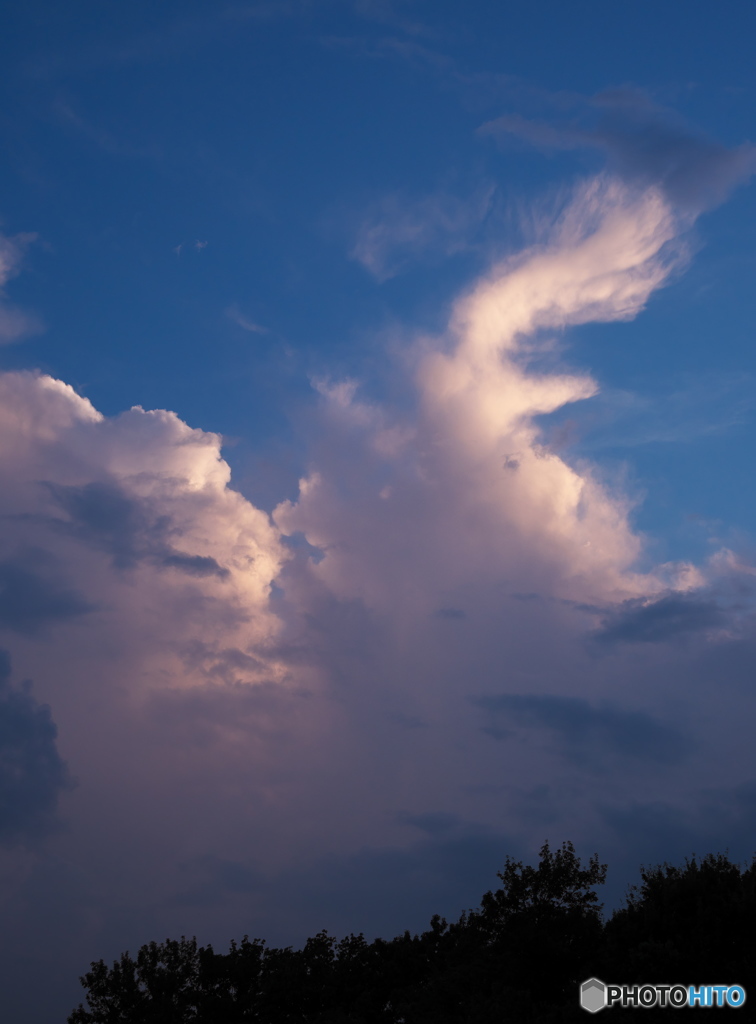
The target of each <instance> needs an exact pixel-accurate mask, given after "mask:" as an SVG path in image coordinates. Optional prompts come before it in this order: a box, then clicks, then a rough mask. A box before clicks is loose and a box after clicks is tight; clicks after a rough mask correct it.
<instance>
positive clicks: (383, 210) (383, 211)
mask: <svg viewBox="0 0 756 1024" xmlns="http://www.w3.org/2000/svg"><path fill="white" fill-rule="evenodd" d="M494 193H495V188H494V186H493V185H488V186H486V187H484V188H480V189H478V190H477V191H476V192H474V193H473V194H472V195H471V196H468V197H466V198H460V197H458V196H455V195H453V194H452V193H449V192H441V191H440V192H436V193H434V194H431V195H428V196H424V197H422V198H420V199H412V198H410V197H409V196H404V195H399V194H395V195H390V196H386V197H384V198H383V199H381V200H380V201H379V202H377V203H375V204H374V205H373V207H372V209H371V210H370V211H369V212H368V213H367V215H366V217H365V219H364V220H363V222H362V224H361V225H360V227H359V230H358V232H357V238H356V241H355V243H354V245H353V247H352V250H351V252H350V256H351V258H352V259H353V260H356V261H357V262H358V263H361V264H362V266H363V267H365V269H366V270H367V271H368V272H369V273H370V274H372V275H373V277H375V278H376V279H377V280H378V281H387V280H389V279H390V278H392V277H395V276H396V275H397V274H399V273H401V272H402V271H403V270H405V269H407V268H408V267H411V266H413V265H416V264H417V263H418V262H427V261H430V262H434V261H437V260H439V259H442V258H445V257H449V256H453V255H454V254H455V253H459V252H465V251H466V250H468V249H470V248H471V246H472V245H473V244H474V237H475V234H476V232H477V231H478V230H479V228H480V226H481V225H482V223H483V222H484V221H485V219H486V217H487V216H488V215H489V213H490V212H491V209H492V204H493V199H494Z"/></svg>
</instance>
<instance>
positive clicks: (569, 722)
mask: <svg viewBox="0 0 756 1024" xmlns="http://www.w3.org/2000/svg"><path fill="white" fill-rule="evenodd" d="M472 701H473V703H474V704H476V705H477V706H478V707H479V708H481V709H482V710H483V711H484V712H485V713H486V715H487V717H488V718H489V724H488V725H487V726H485V727H484V731H485V732H487V733H489V734H490V735H491V736H493V737H494V738H495V739H507V738H508V737H510V736H511V735H512V732H511V726H512V725H519V726H522V727H525V728H528V727H530V728H535V729H547V730H549V731H550V732H551V733H552V734H553V736H554V737H555V738H556V740H557V742H558V744H559V747H560V749H561V752H562V754H563V756H564V757H566V758H567V759H568V760H570V761H572V762H573V763H575V764H577V765H580V766H585V767H588V768H590V769H592V770H594V771H599V770H605V769H606V765H607V761H608V760H612V759H613V758H615V757H621V758H633V759H637V760H639V761H643V762H644V763H646V764H649V765H653V764H656V765H665V764H666V765H669V764H676V763H677V762H678V761H680V760H681V759H682V758H684V757H685V756H686V755H687V754H689V753H690V750H691V743H690V741H689V739H688V738H687V737H685V736H684V735H683V734H682V733H681V732H680V731H679V730H678V729H677V728H675V727H674V726H671V725H667V724H666V723H664V722H661V721H658V720H657V719H655V718H653V717H652V716H651V715H649V714H647V713H646V712H643V711H632V710H626V709H623V708H620V707H617V706H615V705H612V704H607V703H604V704H601V705H599V706H598V707H596V706H593V705H592V704H591V703H589V702H588V701H587V700H583V699H581V698H579V697H561V696H553V695H531V694H494V695H486V696H480V697H474V698H472ZM502 722H505V723H506V722H508V723H509V726H507V725H502Z"/></svg>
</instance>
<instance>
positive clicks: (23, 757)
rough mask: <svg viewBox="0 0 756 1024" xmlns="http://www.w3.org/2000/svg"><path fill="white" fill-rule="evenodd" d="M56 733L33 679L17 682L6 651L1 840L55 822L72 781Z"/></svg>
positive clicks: (1, 703) (0, 729) (1, 694)
mask: <svg viewBox="0 0 756 1024" xmlns="http://www.w3.org/2000/svg"><path fill="white" fill-rule="evenodd" d="M56 736H57V729H56V727H55V723H54V722H53V720H52V717H51V715H50V709H49V708H48V707H47V706H45V705H41V704H38V703H37V702H36V701H35V700H34V698H33V697H32V694H31V686H30V684H29V683H25V684H23V685H22V686H21V687H13V686H11V683H10V658H9V656H8V654H7V652H6V651H4V650H0V843H2V844H4V845H12V844H14V843H18V842H23V841H28V840H30V839H34V838H37V837H39V836H40V835H42V834H44V833H45V832H46V831H48V830H49V829H50V827H51V826H52V825H53V824H54V814H55V808H56V804H57V800H58V795H59V793H60V792H61V790H63V789H66V788H67V787H68V786H69V785H70V779H69V776H68V771H67V769H66V766H65V763H64V762H63V761H62V759H61V757H60V755H59V754H58V750H57V747H56V743H55V740H56Z"/></svg>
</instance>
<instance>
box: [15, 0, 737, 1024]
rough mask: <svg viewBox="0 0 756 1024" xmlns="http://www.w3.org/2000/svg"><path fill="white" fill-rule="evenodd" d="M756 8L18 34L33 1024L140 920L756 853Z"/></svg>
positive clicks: (69, 17) (381, 904) (382, 913)
mask: <svg viewBox="0 0 756 1024" xmlns="http://www.w3.org/2000/svg"><path fill="white" fill-rule="evenodd" d="M753 22H754V16H753V14H752V12H751V10H750V9H749V7H748V6H747V5H745V4H742V3H739V2H738V3H736V2H731V0H725V2H721V3H718V4H716V5H714V4H712V3H711V2H703V0H689V2H688V3H686V4H685V5H684V10H683V7H681V5H680V4H678V3H672V2H669V0H656V2H654V3H650V2H646V0H639V2H637V3H636V4H634V5H632V8H629V7H628V5H626V4H619V3H607V2H602V3H598V2H593V0H590V2H587V0H585V2H580V3H577V4H572V5H565V4H558V3H546V2H543V0H540V2H534V3H531V4H528V5H503V4H500V3H492V2H491V3H489V2H486V0H472V2H470V3H467V4H464V5H459V4H452V3H449V2H439V0H437V2H433V3H430V2H429V0H428V2H423V0H406V2H402V0H396V2H395V3H393V4H392V3H388V2H383V0H353V2H347V0H343V2H341V0H339V2H337V0H332V2H331V0H321V2H306V0H302V2H297V0H291V2H289V0H271V2H266V0H261V2H259V3H236V4H234V3H230V4H209V3H206V2H204V3H199V2H194V3H192V2H189V3H186V2H185V3H181V4H177V3H175V4H174V3H167V2H166V3H162V4H159V5H154V4H150V5H148V4H145V3H132V4H129V5H116V4H94V3H91V2H82V3H74V4H69V5H66V6H65V7H61V6H60V5H54V4H52V3H41V2H31V3H27V4H25V5H16V6H15V7H12V8H11V7H10V6H7V7H6V10H5V12H4V30H3V33H2V36H1V37H0V50H1V51H2V62H1V64H0V66H2V86H1V88H2V91H3V94H2V101H1V102H0V110H1V111H2V113H1V114H0V126H1V128H2V160H1V161H0V286H2V296H1V297H0V298H1V299H2V304H1V305H0V335H2V340H3V344H2V345H0V397H1V399H2V400H1V401H0V414H1V415H2V417H3V419H2V434H3V436H4V442H3V446H2V453H1V454H2V457H1V458H0V475H1V476H2V481H3V482H2V486H1V487H0V491H2V494H3V497H2V500H1V502H0V504H2V508H0V514H2V516H3V521H4V523H5V531H4V537H3V540H2V546H1V549H0V649H2V650H3V651H5V652H7V655H6V656H5V659H4V660H3V662H2V665H3V673H2V679H1V680H0V746H4V749H5V751H6V756H7V757H8V758H11V759H12V758H16V759H17V761H18V763H19V764H22V765H23V771H22V773H21V776H19V777H22V778H23V784H19V786H18V787H17V788H16V789H13V791H12V798H10V803H9V805H8V809H7V810H6V811H5V812H3V813H4V814H5V818H2V817H0V841H1V842H2V843H3V846H2V849H0V899H1V900H3V901H4V912H3V917H4V920H5V921H6V922H7V928H6V932H5V935H4V937H3V940H2V941H3V950H4V953H3V958H2V959H3V962H4V963H5V965H6V967H7V968H8V970H9V972H10V976H9V979H8V980H7V981H6V980H4V981H3V990H4V991H6V990H7V991H9V992H10V993H11V995H10V997H9V998H10V1000H11V1003H10V1005H11V1006H12V1008H13V1019H14V1021H17V1022H18V1024H47V1022H48V1021H50V1020H52V1019H61V1018H62V1016H63V1015H64V1014H65V1013H66V1012H68V1011H69V1010H70V1009H71V1008H72V1007H73V1005H74V1003H75V1001H76V1000H77V998H78V992H77V982H76V978H77V975H78V974H79V973H81V972H82V971H83V970H84V969H85V968H86V965H87V964H88V962H89V960H90V959H93V958H95V959H96V958H99V957H100V956H105V957H108V956H115V955H117V954H118V953H119V952H120V951H121V949H124V948H127V947H129V948H132V949H133V948H134V947H135V946H137V945H139V944H140V943H142V942H146V941H149V940H150V939H153V938H160V937H162V936H163V934H172V935H179V934H182V933H186V934H195V933H196V934H197V936H198V938H200V939H201V940H202V941H208V940H212V941H213V942H215V943H217V944H218V945H221V946H222V945H224V944H225V943H226V942H227V941H228V940H229V939H230V938H231V937H232V936H234V935H236V936H237V937H238V936H239V935H241V934H243V933H244V932H250V933H253V934H260V935H264V936H267V937H269V938H271V940H273V941H278V942H297V941H300V940H301V939H302V938H303V937H305V936H306V935H307V934H310V933H314V932H315V931H317V930H318V929H319V928H320V927H322V926H324V925H325V926H327V927H330V928H333V929H334V930H336V931H349V930H354V931H360V930H362V931H365V932H366V933H367V934H378V933H381V934H390V933H393V931H401V930H402V929H403V928H404V927H414V928H419V927H422V926H423V924H424V923H425V921H426V919H427V917H428V916H429V915H430V914H432V913H434V912H436V911H439V912H442V913H446V914H448V915H454V914H456V913H459V912H460V911H461V910H462V909H463V908H464V907H466V906H469V905H471V904H472V903H474V902H475V901H476V900H477V899H478V898H479V896H480V894H481V893H482V892H483V891H484V890H485V889H486V888H488V887H490V885H491V884H493V881H492V880H493V878H494V875H495V871H496V870H497V868H498V867H500V865H501V863H502V862H503V858H504V857H505V856H506V855H507V854H509V853H511V854H513V855H516V856H532V855H533V854H534V852H535V851H537V850H538V848H539V847H540V846H541V844H542V842H543V840H544V839H545V838H549V840H550V841H551V842H561V841H562V839H572V840H573V841H575V842H576V844H577V845H578V847H579V848H580V849H581V850H582V851H583V852H585V853H590V852H592V851H593V849H594V848H598V849H599V852H600V854H601V856H602V857H603V858H605V859H607V860H609V861H610V866H611V867H614V865H615V864H616V868H615V872H614V876H615V877H614V882H613V883H612V884H613V885H614V889H613V890H612V892H613V893H614V896H613V897H612V898H614V899H617V898H619V894H620V893H621V890H622V888H623V886H624V885H625V884H626V882H628V881H631V880H632V872H633V871H634V870H635V869H636V866H637V864H638V863H639V862H640V861H641V860H643V859H645V860H646V861H649V860H651V861H653V860H662V859H664V858H674V857H681V856H684V855H686V854H688V853H690V852H692V850H693V849H696V850H698V851H699V852H700V851H701V850H702V849H704V847H706V848H707V849H708V848H711V849H721V848H724V847H725V846H729V847H730V849H731V851H732V852H733V853H734V854H735V855H736V856H746V855H748V854H750V853H751V847H750V845H749V843H750V836H751V835H752V829H753V821H754V818H753V814H754V802H753V792H754V790H753V787H754V766H753V762H752V753H751V749H750V748H751V743H750V737H749V735H748V732H747V729H746V723H747V722H748V720H749V716H750V714H751V713H752V712H753V698H752V694H751V689H752V688H751V683H750V680H751V679H752V676H753V663H754V651H756V644H755V643H754V639H755V634H754V615H753V594H752V589H753V583H752V580H753V577H754V575H756V569H754V561H755V556H754V531H753V508H754V500H755V499H756V485H755V484H754V478H753V473H752V472H751V471H750V467H751V466H752V465H753V464H754V461H755V460H756V451H755V450H754V449H755V448H756V431H755V430H754V422H755V420H754V416H755V412H756V408H755V399H754V381H755V380H756V354H755V349H754V344H753V335H754V325H755V324H756V300H755V299H754V289H753V277H754V270H755V269H756V256H755V255H754V253H755V250H754V227H753V225H754V224H755V223H756V210H755V209H754V204H755V203H756V192H754V189H753V186H752V185H749V180H750V177H751V175H752V173H753V170H754V168H755V167H756V162H755V158H754V150H753V149H752V148H751V145H750V142H751V140H752V139H753V138H754V134H756V132H755V131H754V125H753V116H754V115H753V111H754V109H755V107H754V89H755V88H756V81H754V79H755V77H756V70H755V69H754V66H753V60H752V53H751V50H752V46H751V41H752V38H753V28H754V25H753ZM55 382H58V383H55ZM134 407H141V409H137V410H134ZM129 410H132V411H131V412H130V411H129ZM153 410H163V412H153ZM221 439H222V454H221V453H220V450H219V445H220V444H221ZM27 678H31V679H32V687H31V689H30V690H29V689H26V690H25V689H23V688H22V681H23V680H24V679H27ZM45 706H48V710H45ZM733 721H735V722H737V723H739V724H738V725H737V727H735V728H734V729H733V728H732V726H731V724H728V723H732V722H733ZM156 777H159V778H160V780H161V781H160V782H159V784H155V782H154V780H155V778H156ZM14 785H15V783H14ZM166 822H170V828H166ZM623 872H624V874H623ZM403 915H404V916H403ZM408 915H409V916H408ZM410 917H411V918H412V919H411V920H410V919H409V918H410ZM40 934H43V935H44V936H45V938H44V939H43V940H40V939H39V935H40ZM63 942H65V947H66V948H65V952H62V951H61V943H63ZM38 970H44V971H45V972H46V976H47V977H48V978H50V979H51V980H50V984H49V986H48V987H47V988H46V990H45V991H44V992H39V993H36V992H35V993H33V994H32V995H29V990H28V978H29V976H33V974H34V972H35V971H38ZM14 979H16V980H14Z"/></svg>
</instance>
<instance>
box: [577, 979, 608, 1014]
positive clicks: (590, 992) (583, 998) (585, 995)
mask: <svg viewBox="0 0 756 1024" xmlns="http://www.w3.org/2000/svg"><path fill="white" fill-rule="evenodd" d="M580 1005H581V1006H582V1007H583V1009H584V1010H587V1011H588V1013H598V1012H599V1010H603V1009H604V1007H605V1006H606V985H605V984H604V983H603V981H599V980H598V978H589V979H588V981H584V982H583V984H582V985H581V986H580Z"/></svg>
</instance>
